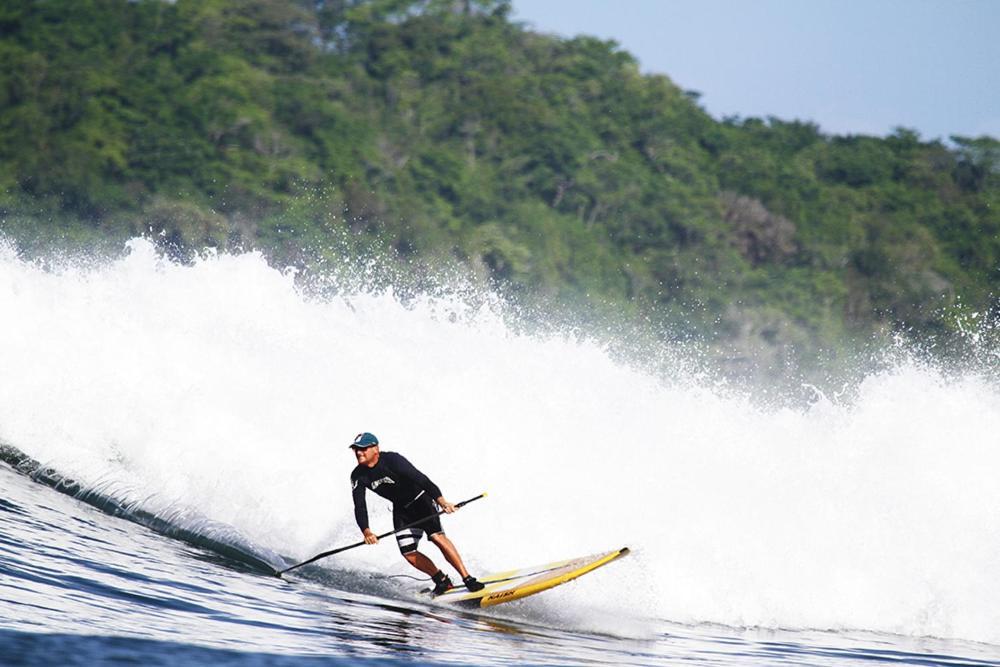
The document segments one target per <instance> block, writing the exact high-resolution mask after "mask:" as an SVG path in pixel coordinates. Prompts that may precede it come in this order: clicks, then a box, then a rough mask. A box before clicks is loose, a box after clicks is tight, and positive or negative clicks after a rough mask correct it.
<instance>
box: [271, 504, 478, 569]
mask: <svg viewBox="0 0 1000 667" xmlns="http://www.w3.org/2000/svg"><path fill="white" fill-rule="evenodd" d="M485 497H486V493H485V492H484V493H480V494H479V495H478V496H476V497H475V498H469V499H468V500H463V501H462V502H460V503H455V509H458V508H459V507H464V506H466V505H468V504H469V503H471V502H472V501H473V500H479V499H480V498H485ZM441 514H444V510H438V511H437V512H435V513H434V514H429V515H427V516H425V517H424V518H423V519H420V520H418V521H414V522H413V523H408V524H406V525H405V526H400V527H399V528H397V529H396V530H390V531H389V532H388V533H382V534H381V535H379V536H378V538H379V539H380V540H381V539H382V538H384V537H389V536H390V535H395V534H396V533H398V532H399V531H401V530H406V529H407V528H413V527H414V526H416V525H417V524H419V523H423V522H424V521H427V519H431V518H433V517H436V516H439V515H441ZM363 544H366V542H365V541H364V540H361V541H360V542H356V543H354V544H348V545H347V546H346V547H340V548H337V549H331V550H330V551H324V552H323V553H321V554H316V555H315V556H313V557H312V558H310V559H309V560H304V561H302V562H301V563H296V564H295V565H293V566H291V567H286V568H285V569H284V570H278V571H277V572H275V573H274V574H275V575H276V576H279V577H280V576H281V575H283V574H284V573H285V572H288V571H289V570H294V569H295V568H297V567H302V566H303V565H308V564H309V563H313V562H315V561H318V560H319V559H320V558H326V557H327V556H332V555H334V554H339V553H340V552H342V551H347V550H348V549H353V548H354V547H360V546H361V545H363Z"/></svg>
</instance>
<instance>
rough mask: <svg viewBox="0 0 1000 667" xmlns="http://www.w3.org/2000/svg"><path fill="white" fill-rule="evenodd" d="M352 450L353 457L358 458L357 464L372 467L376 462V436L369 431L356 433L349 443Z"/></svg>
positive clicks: (377, 452)
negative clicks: (352, 440)
mask: <svg viewBox="0 0 1000 667" xmlns="http://www.w3.org/2000/svg"><path fill="white" fill-rule="evenodd" d="M351 449H353V450H354V457H355V458H356V459H357V460H358V465H363V466H367V467H368V468H374V467H375V464H376V463H378V456H379V451H378V438H376V437H375V436H374V435H372V434H371V433H358V435H357V437H356V438H354V442H352V443H351Z"/></svg>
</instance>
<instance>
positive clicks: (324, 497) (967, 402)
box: [0, 241, 1000, 643]
mask: <svg viewBox="0 0 1000 667" xmlns="http://www.w3.org/2000/svg"><path fill="white" fill-rule="evenodd" d="M0 320H2V322H0V438H2V439H4V440H6V441H7V442H9V443H11V444H13V445H15V446H17V447H19V448H20V449H21V450H23V451H24V452H25V453H27V454H29V455H31V456H33V457H35V458H37V459H40V460H41V461H43V462H44V463H48V464H51V465H53V466H56V467H58V468H60V469H61V470H63V471H65V472H67V473H71V474H75V475H79V476H80V477H82V478H83V479H87V480H92V481H94V482H97V483H100V484H102V485H105V486H107V487H109V488H112V487H113V488H116V489H118V491H119V492H120V493H125V494H128V495H129V496H130V497H131V498H134V499H138V500H141V501H143V502H145V503H147V505H148V506H150V507H153V508H155V507H157V506H160V507H173V508H174V509H175V511H176V508H177V507H179V506H184V507H189V508H191V509H193V510H195V511H196V512H198V513H200V514H202V515H203V516H205V517H208V518H209V519H212V520H215V521H219V522H223V523H225V524H229V525H232V526H234V527H235V528H237V529H238V530H240V531H241V532H243V533H244V534H245V535H247V536H248V537H249V538H250V539H252V540H254V541H255V542H257V543H258V544H260V545H261V546H262V547H266V548H268V549H274V550H276V551H278V552H281V553H284V554H287V555H288V556H290V557H293V558H304V557H307V556H310V555H312V554H313V553H315V552H316V551H319V550H323V549H326V548H329V547H332V546H336V545H338V544H340V543H343V542H346V541H354V540H355V539H357V529H356V527H355V526H354V523H353V516H352V512H351V504H350V490H349V485H348V482H347V477H348V474H349V472H350V469H351V467H352V466H353V457H352V456H351V454H350V452H349V451H348V449H347V443H348V442H349V441H350V440H351V439H352V438H353V436H354V435H355V434H356V433H358V432H359V431H363V430H368V431H373V432H375V433H376V434H377V435H378V436H379V438H380V439H381V440H382V442H383V448H384V449H389V450H398V451H401V452H403V453H405V454H406V455H407V456H408V457H409V458H410V459H411V460H412V461H413V462H414V463H416V464H417V465H418V467H421V468H423V469H424V470H425V471H426V472H428V473H429V474H430V475H431V476H432V478H433V479H434V480H435V481H437V482H438V483H439V484H440V485H441V486H442V487H443V489H444V490H445V493H446V495H447V496H448V497H449V498H450V499H451V500H453V501H457V500H459V499H462V498H464V497H469V496H473V495H475V494H477V493H479V492H481V491H484V490H487V491H489V492H490V497H489V498H488V499H487V500H484V501H480V502H478V503H476V504H475V505H472V506H470V507H469V508H467V509H465V510H462V512H460V513H459V514H457V515H455V516H454V517H450V518H448V519H447V520H446V522H447V523H446V525H447V527H448V530H449V533H450V534H451V535H452V536H453V538H454V539H455V541H456V542H457V543H458V544H459V546H460V547H461V548H462V550H463V551H464V553H465V555H466V557H467V560H469V561H470V563H471V564H472V565H473V566H474V569H476V570H481V569H494V568H507V567H512V566H518V565H529V564H533V563H538V562H545V561H548V560H553V559H558V558H563V557H568V556H573V555H578V554H581V553H588V552H597V551H603V550H606V549H611V548H617V547H619V546H624V545H628V546H630V547H632V548H633V549H634V551H635V554H634V556H632V557H630V558H629V559H626V560H625V561H623V562H622V563H620V564H616V565H614V566H612V567H613V568H614V571H612V570H611V569H609V570H607V571H606V572H604V573H603V574H599V575H595V576H592V577H588V578H586V579H584V580H581V581H580V582H578V583H577V584H575V585H574V586H568V587H563V588H561V589H557V590H555V591H553V592H552V593H550V594H547V596H543V598H544V599H543V598H539V601H538V603H537V604H538V605H539V607H540V608H542V609H544V608H546V607H547V606H551V605H552V603H553V602H559V603H560V604H571V605H572V607H573V608H574V609H576V610H585V609H597V610H603V611H605V612H607V611H609V610H610V611H615V612H618V611H628V612H630V613H634V612H635V610H636V609H638V610H639V611H640V613H642V614H645V615H648V616H650V617H655V618H662V619H670V620H673V621H679V622H685V623H687V622H690V623H699V622H710V623H723V624H728V625H735V626H744V625H749V626H765V627H786V628H806V627H808V628H831V629H843V628H860V629H867V630H875V631H887V632H896V633H902V634H911V635H934V636H942V637H956V638H965V639H971V640H978V641H985V642H992V643H1000V604H998V603H997V600H1000V484H998V483H997V471H998V470H1000V436H998V434H1000V391H998V389H997V387H996V386H995V385H993V384H991V383H990V381H988V380H985V379H982V377H980V376H979V375H977V374H966V375H963V376H959V377H950V378H946V377H944V376H943V375H942V373H940V372H939V371H938V370H935V369H934V367H932V366H928V365H923V364H921V363H919V362H918V361H915V360H909V359H904V360H902V361H900V362H898V363H896V364H895V365H894V366H892V367H891V368H889V369H887V370H885V371H882V372H879V373H877V374H872V375H870V376H868V377H866V378H865V379H864V380H863V381H862V382H861V384H860V386H859V387H858V388H857V391H856V392H854V394H852V398H851V399H850V402H849V403H846V404H838V403H833V402H830V401H828V400H826V399H821V400H819V401H818V402H816V403H815V404H813V405H812V406H811V407H808V408H802V409H792V408H785V409H777V410H773V409H772V410H764V409H761V408H760V407H758V406H756V405H755V404H754V403H753V402H752V401H750V400H748V399H747V398H746V397H740V396H735V397H734V396H732V395H727V394H723V393H721V392H718V391H713V390H712V389H711V388H707V387H705V386H704V385H703V384H701V383H699V382H696V381H695V380H694V379H691V380H690V381H688V380H687V379H686V378H685V376H684V373H685V372H686V371H683V370H682V369H681V366H680V365H678V369H679V370H678V375H679V376H680V377H679V378H678V381H677V382H675V383H671V384H670V385H669V386H666V385H664V384H663V383H661V382H659V381H657V380H656V379H655V378H654V377H652V376H651V375H649V374H645V373H643V372H642V371H641V370H637V369H634V368H626V367H623V366H622V365H620V364H618V363H615V362H614V361H613V360H612V359H611V358H610V357H609V355H608V354H607V353H606V352H605V351H604V350H603V349H602V348H601V347H600V346H598V345H595V344H593V343H589V342H586V341H581V340H577V339H574V338H571V337H559V336H548V337H544V338H542V337H533V336H529V335H525V334H521V333H517V332H515V331H513V330H512V329H510V328H509V327H508V326H506V325H505V323H504V320H503V318H502V317H500V316H499V315H498V313H497V311H496V310H495V309H494V308H489V307H482V308H479V309H477V308H475V307H472V306H469V305H467V304H466V303H464V302H463V301H462V300H460V299H448V298H431V297H427V298H424V299H417V300H415V301H409V302H407V303H406V304H405V305H404V304H402V303H401V300H400V299H398V298H396V297H395V296H394V295H393V294H392V293H391V292H388V291H381V292H365V291H363V290H362V291H357V292H352V293H350V294H346V295H344V296H341V297H331V298H327V299H309V298H305V297H303V296H302V294H301V293H300V291H299V290H297V289H296V287H295V280H294V277H293V276H292V275H291V274H290V273H287V272H281V271H277V270H274V269H273V268H271V267H269V266H268V265H267V264H266V262H265V261H264V260H263V259H262V258H261V257H260V256H259V255H255V254H244V255H235V256H230V255H219V256H207V257H205V258H203V259H202V260H200V261H198V262H196V263H195V264H194V265H193V266H180V265H176V264H172V263H169V262H166V261H163V260H162V259H160V258H159V257H158V256H157V255H156V253H155V251H154V249H153V247H152V246H151V245H150V244H149V243H147V242H145V241H133V242H132V243H131V244H130V252H129V253H128V255H127V256H126V257H124V258H123V259H120V260H117V261H113V262H109V263H106V264H103V265H101V266H98V267H95V268H74V267H72V266H71V267H68V268H63V269H59V270H42V269H40V268H38V267H36V266H35V265H32V264H30V263H26V262H24V261H21V260H20V259H18V258H17V257H16V256H15V254H14V253H13V252H12V251H9V250H5V251H0ZM994 357H995V355H994V356H992V357H991V355H989V354H987V355H983V358H984V359H990V358H994ZM370 507H371V508H372V514H373V521H374V523H375V525H376V526H377V527H385V528H387V527H388V526H389V524H390V520H389V515H388V513H387V511H386V508H385V507H384V504H383V503H381V502H379V501H377V500H373V501H372V502H370ZM177 516H179V517H181V518H182V517H183V514H179V515H177ZM432 555H435V556H436V555H437V554H432ZM328 564H329V565H330V566H331V567H344V568H354V569H359V570H363V569H370V570H391V571H394V572H404V571H406V566H405V564H403V563H402V561H401V560H400V559H399V557H398V555H397V554H396V553H395V548H394V545H392V544H390V543H386V544H383V545H381V546H380V547H375V548H366V549H358V550H355V551H352V552H348V553H346V554H344V555H343V556H340V557H337V560H336V562H329V563H328Z"/></svg>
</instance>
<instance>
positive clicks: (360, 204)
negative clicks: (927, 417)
mask: <svg viewBox="0 0 1000 667" xmlns="http://www.w3.org/2000/svg"><path fill="white" fill-rule="evenodd" d="M509 13H510V5H509V3H508V2H505V1H502V0H420V1H418V0H367V1H363V0H320V1H306V0H299V1H292V0H243V1H240V2H236V1H235V0H202V1H199V2H195V1H193V0H179V1H178V2H175V3H174V2H161V1H160V0H136V1H131V2H130V1H126V0H46V1H44V2H43V1H41V0H34V1H32V0H11V1H9V2H5V3H4V4H3V6H2V8H0V60H2V62H3V63H4V67H3V68H2V69H0V209H2V213H3V217H2V218H0V220H2V223H0V224H3V225H4V228H5V229H6V230H7V231H8V232H9V233H14V234H17V235H19V236H21V237H25V238H27V237H31V238H38V237H40V236H44V233H43V231H42V230H46V229H48V230H49V231H50V232H51V236H70V237H78V238H91V237H94V236H98V237H99V236H101V235H104V236H105V237H107V236H110V235H126V234H128V233H152V234H154V235H155V236H156V237H157V238H160V239H163V243H164V245H165V246H166V247H167V248H168V249H169V250H170V252H172V253H174V254H175V255H177V256H179V257H184V256H186V255H187V254H188V253H189V252H191V251H192V250H197V249H200V248H202V247H205V246H215V247H223V248H225V247H238V248H246V247H253V246H257V247H261V248H263V249H265V250H267V251H268V252H269V253H271V254H273V255H275V256H276V258H278V259H280V260H281V261H303V262H304V261H307V260H306V259H305V258H306V257H315V256H316V254H317V253H318V254H319V255H321V256H322V255H324V254H334V253H336V252H343V251H345V249H346V250H348V251H350V252H356V253H368V252H372V251H374V250H375V249H382V250H383V251H390V252H392V253H394V255H395V256H396V257H398V258H399V259H400V260H402V261H405V262H407V263H408V265H409V266H417V267H421V266H428V265H433V264H438V263H441V262H444V263H448V262H456V261H457V262H462V263H464V264H465V265H466V266H467V267H469V268H470V269H471V270H472V271H473V272H474V273H476V274H479V275H481V276H482V277H483V278H484V279H486V280H488V281H489V282H491V283H492V284H494V285H496V286H497V287H498V288H500V289H502V290H505V291H509V292H511V293H516V294H518V295H519V298H521V299H523V300H525V301H532V300H539V299H540V300H543V301H546V302H548V303H553V302H556V301H558V302H561V303H564V304H571V306H572V307H573V308H575V309H578V310H579V312H588V313H605V314H606V313H607V312H609V310H614V309H616V308H617V309H619V312H622V313H625V314H627V315H628V316H629V317H633V316H635V317H639V316H642V317H644V318H645V319H646V320H647V321H650V322H652V323H653V324H654V325H657V327H658V331H659V332H660V334H661V335H663V336H667V337H669V336H688V335H693V334H697V335H699V336H702V337H707V338H708V339H709V340H713V339H714V340H716V341H723V342H724V341H726V340H728V341H729V342H731V343H733V344H734V345H736V346H737V347H740V346H742V348H743V349H750V348H752V347H753V345H752V344H751V343H752V342H753V341H757V342H761V341H763V343H764V344H765V345H769V346H772V347H781V346H783V345H785V346H793V347H795V348H796V349H799V350H800V352H802V353H807V352H809V350H810V349H813V348H817V347H820V346H836V345H837V344H838V341H842V340H844V339H846V338H849V337H851V336H862V337H864V336H867V335H869V334H870V333H871V332H873V331H887V330H891V329H893V328H897V327H908V328H909V329H910V330H911V331H914V332H916V333H917V334H919V333H921V332H927V333H932V334H938V333H941V332H944V331H947V327H948V326H949V325H948V324H947V323H948V322H949V321H952V320H953V319H954V318H951V317H949V316H948V314H947V313H948V312H949V309H950V308H953V307H954V304H955V303H956V302H957V301H959V300H960V301H961V303H962V304H964V306H966V307H968V308H970V309H985V308H987V307H989V306H990V305H991V304H992V303H993V302H994V301H995V298H996V294H997V291H998V282H1000V271H998V267H1000V218H998V215H1000V214H998V204H1000V202H998V196H997V193H998V188H1000V142H997V141H996V140H995V139H992V138H988V137H980V138H976V139H973V138H963V137H954V138H953V144H952V147H948V146H945V145H943V144H941V143H939V142H923V141H921V140H920V137H919V136H918V135H917V134H916V133H915V132H913V131H911V130H906V129H902V128H901V129H899V130H897V131H896V132H895V133H894V134H892V135H891V136H889V137H885V138H875V137H866V136H847V137H830V136H827V135H825V134H823V133H822V132H821V131H820V129H819V128H818V127H817V126H815V125H813V124H811V123H803V122H798V121H795V122H786V121H782V120H779V119H775V118H769V119H756V118H749V119H737V118H731V119H727V120H725V121H723V122H717V121H715V120H713V119H712V118H711V117H709V116H708V115H707V114H706V113H705V112H704V111H703V110H702V109H701V108H700V107H699V106H698V105H697V96H696V95H694V94H691V93H688V92H685V91H682V90H680V89H679V88H678V87H677V86H675V85H674V84H673V83H672V82H671V81H670V80H669V79H668V78H666V77H664V76H659V75H643V74H641V73H640V72H639V70H638V67H637V64H636V62H635V60H634V59H633V58H632V57H631V56H630V55H629V54H628V53H625V52H623V51H622V50H620V49H619V48H618V46H617V45H616V44H615V43H613V42H606V41H602V40H598V39H594V38H590V37H579V38H575V39H558V38H554V37H548V36H542V35H538V34H534V33H531V32H529V31H527V30H525V29H524V28H523V27H522V26H520V25H518V24H515V23H512V22H511V21H510V19H509ZM26 220H35V223H34V224H35V226H36V227H37V228H38V229H36V230H35V231H34V233H33V234H28V233H27V232H26V229H28V226H29V225H28V224H27V223H26V222H25V221H26ZM57 221H58V222H57ZM74 230H75V231H74ZM345 239H346V241H345ZM608 304H614V305H613V306H609V305H608Z"/></svg>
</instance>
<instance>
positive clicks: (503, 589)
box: [434, 547, 628, 607]
mask: <svg viewBox="0 0 1000 667" xmlns="http://www.w3.org/2000/svg"><path fill="white" fill-rule="evenodd" d="M627 553H628V547H625V548H623V549H617V550H615V551H608V552H606V553H600V554H594V555H593V556H583V557H582V558H573V559H571V560H562V561H557V562H555V563H546V564H544V565H536V566H534V567H524V568H521V569H519V570H509V571H507V572H496V573H493V574H487V575H484V576H482V577H479V581H481V582H482V583H483V584H485V587H484V588H483V590H481V591H476V592H475V593H470V592H469V591H468V590H466V589H465V587H464V586H457V587H455V588H453V589H451V590H450V591H448V592H447V593H444V594H442V595H438V596H437V597H435V598H434V601H435V602H440V603H449V604H450V603H456V604H461V605H466V606H476V607H492V606H493V605H497V604H502V603H504V602H513V601H514V600H520V599H521V598H523V597H526V596H528V595H534V594H535V593H541V592H542V591H547V590H548V589H550V588H552V587H554V586H558V585H559V584H564V583H566V582H567V581H572V580H573V579H576V578H577V577H581V576H583V575H585V574H587V573H588V572H593V571H594V570H596V569H597V568H599V567H601V566H602V565H607V564H608V563H610V562H611V561H613V560H617V559H618V558H621V557H622V556H624V555H625V554H627Z"/></svg>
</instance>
